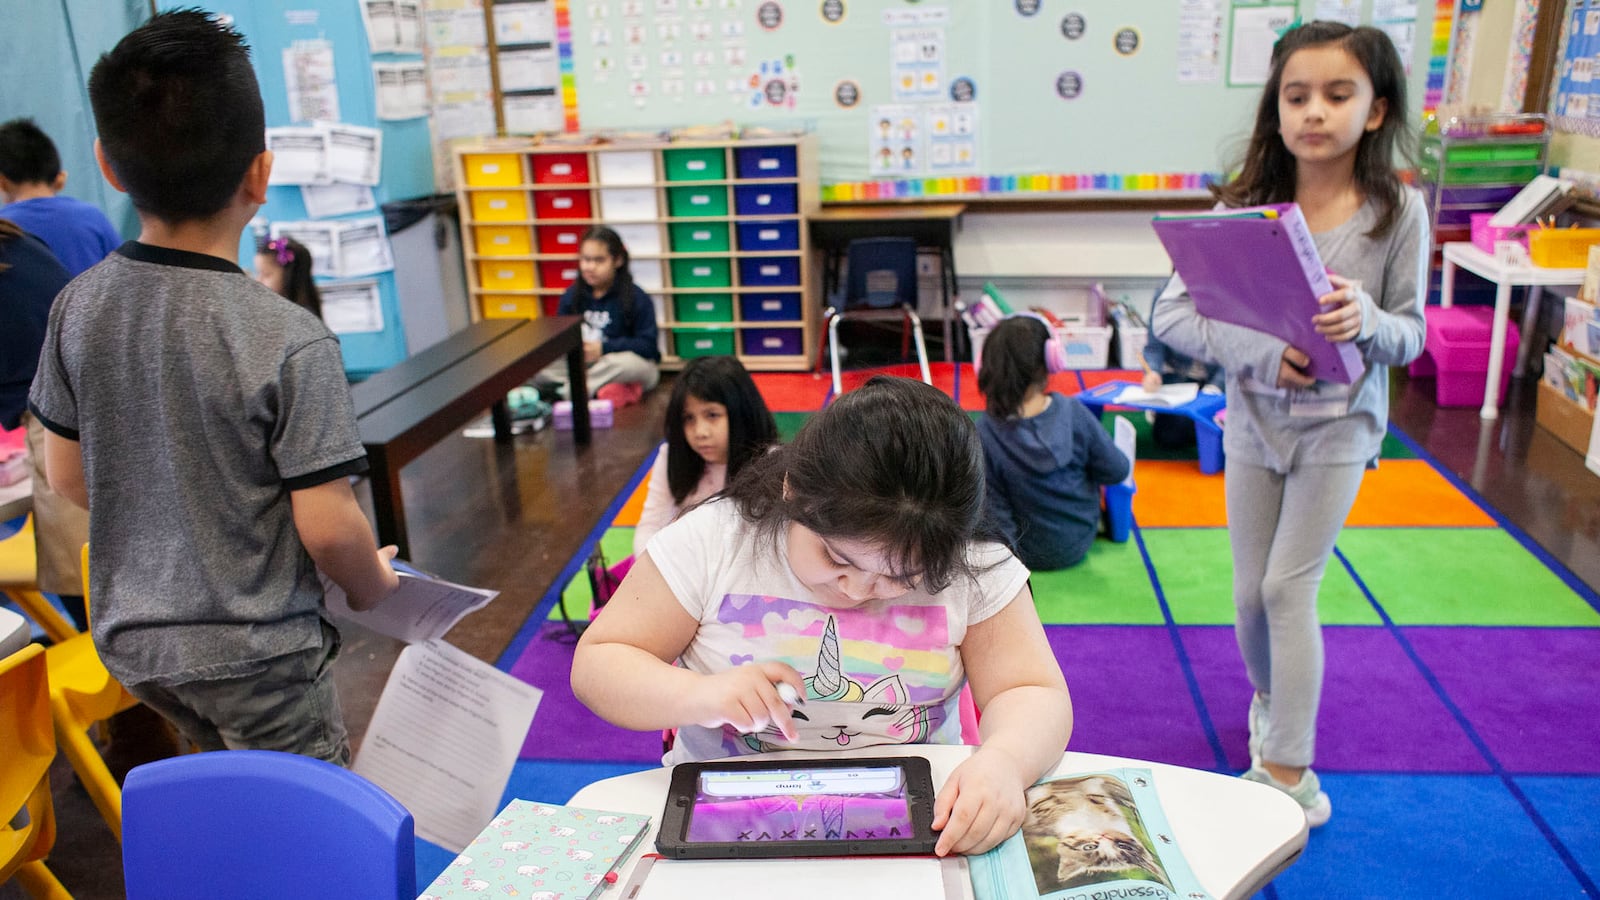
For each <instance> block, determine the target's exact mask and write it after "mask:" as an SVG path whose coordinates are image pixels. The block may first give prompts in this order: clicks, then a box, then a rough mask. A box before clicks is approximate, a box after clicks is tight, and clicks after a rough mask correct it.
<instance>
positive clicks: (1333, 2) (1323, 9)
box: [1311, 0, 1405, 59]
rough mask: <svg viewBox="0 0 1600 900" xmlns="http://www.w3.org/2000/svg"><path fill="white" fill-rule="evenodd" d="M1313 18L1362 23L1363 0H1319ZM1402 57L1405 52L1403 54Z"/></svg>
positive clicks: (1345, 22) (1347, 23) (1354, 23)
mask: <svg viewBox="0 0 1600 900" xmlns="http://www.w3.org/2000/svg"><path fill="white" fill-rule="evenodd" d="M1311 18H1312V20H1317V19H1321V20H1323V21H1325V22H1343V23H1344V24H1346V25H1359V24H1361V0H1317V3H1316V6H1315V7H1314V8H1313V12H1312V14H1311ZM1400 58H1401V59H1404V58H1405V54H1401V57H1400Z"/></svg>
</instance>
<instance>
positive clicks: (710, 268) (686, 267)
mask: <svg viewBox="0 0 1600 900" xmlns="http://www.w3.org/2000/svg"><path fill="white" fill-rule="evenodd" d="M732 284H733V270H732V267H731V266H730V265H729V264H728V260H726V259H675V260H673V261H672V286H673V287H675V288H722V287H728V286H730V285H732Z"/></svg>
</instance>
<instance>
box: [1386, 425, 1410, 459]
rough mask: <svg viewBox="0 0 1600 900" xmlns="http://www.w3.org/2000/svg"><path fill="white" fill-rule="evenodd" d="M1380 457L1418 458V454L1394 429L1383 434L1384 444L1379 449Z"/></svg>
mask: <svg viewBox="0 0 1600 900" xmlns="http://www.w3.org/2000/svg"><path fill="white" fill-rule="evenodd" d="M1378 457H1379V458H1380V459H1418V458H1419V457H1418V456H1417V454H1416V453H1415V452H1414V451H1412V449H1411V448H1410V447H1408V446H1406V445H1405V443H1404V442H1403V441H1401V440H1400V438H1398V437H1396V436H1395V433H1394V432H1393V431H1389V432H1386V433H1385V434H1384V435H1383V446H1382V447H1381V448H1379V450H1378Z"/></svg>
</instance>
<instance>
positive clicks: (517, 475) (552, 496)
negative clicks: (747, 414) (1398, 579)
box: [0, 377, 1600, 900]
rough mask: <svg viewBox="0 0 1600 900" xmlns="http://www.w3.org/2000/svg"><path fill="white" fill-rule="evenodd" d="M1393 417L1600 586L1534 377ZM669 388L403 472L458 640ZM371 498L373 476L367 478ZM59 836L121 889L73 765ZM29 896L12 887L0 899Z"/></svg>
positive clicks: (136, 737)
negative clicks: (460, 607)
mask: <svg viewBox="0 0 1600 900" xmlns="http://www.w3.org/2000/svg"><path fill="white" fill-rule="evenodd" d="M1399 381H1400V383H1399V384H1398V385H1397V387H1396V396H1395V402H1394V404H1393V408H1392V414H1393V418H1394V420H1395V422H1396V424H1397V425H1398V426H1399V427H1400V428H1401V429H1402V430H1403V431H1404V432H1405V433H1406V434H1408V435H1410V436H1411V437H1413V438H1414V439H1416V441H1417V442H1418V443H1419V444H1421V445H1422V446H1423V447H1424V448H1425V449H1426V450H1427V451H1428V452H1429V453H1430V454H1432V455H1433V456H1434V457H1436V458H1437V459H1439V460H1440V461H1441V462H1442V463H1443V464H1444V465H1445V466H1446V467H1447V468H1448V469H1449V470H1450V471H1452V472H1454V473H1455V474H1456V475H1457V476H1458V477H1459V478H1460V479H1461V480H1462V481H1463V482H1464V483H1465V484H1467V485H1468V486H1470V487H1471V488H1473V489H1474V490H1476V491H1477V492H1478V493H1479V494H1481V495H1483V496H1484V497H1485V498H1486V499H1487V500H1488V501H1489V502H1490V503H1491V504H1493V505H1494V506H1495V507H1496V508H1497V509H1498V510H1500V511H1501V512H1502V513H1503V514H1504V515H1505V517H1506V518H1507V519H1508V520H1509V521H1510V522H1511V523H1513V524H1514V525H1516V526H1517V527H1519V528H1521V529H1522V530H1523V531H1525V532H1527V533H1528V534H1529V535H1530V536H1532V537H1533V538H1534V539H1535V540H1536V541H1538V542H1539V543H1540V544H1541V545H1542V546H1543V547H1544V548H1545V549H1546V550H1547V551H1548V552H1549V553H1550V554H1551V555H1552V556H1554V557H1555V558H1556V559H1558V560H1560V561H1562V562H1563V563H1565V564H1566V565H1567V566H1568V568H1570V569H1572V570H1573V571H1574V572H1575V573H1576V574H1577V575H1579V577H1581V578H1582V579H1583V580H1584V581H1585V582H1587V583H1588V584H1589V585H1590V586H1591V587H1594V588H1597V589H1600V552H1597V551H1600V478H1597V477H1595V476H1594V475H1592V474H1590V473H1589V472H1587V471H1586V470H1585V469H1584V467H1583V461H1582V459H1581V457H1579V455H1578V454H1577V453H1575V452H1573V451H1572V450H1570V449H1568V448H1567V447H1565V446H1564V445H1562V444H1560V443H1559V442H1557V441H1556V440H1555V439H1554V438H1553V437H1552V436H1551V435H1550V434H1549V433H1548V432H1545V431H1543V430H1542V429H1537V428H1535V427H1534V423H1533V385H1532V383H1528V384H1518V385H1515V386H1514V390H1513V397H1512V398H1511V401H1510V403H1509V404H1508V406H1507V409H1506V413H1505V415H1504V416H1503V417H1502V418H1501V419H1500V420H1498V421H1497V422H1492V423H1482V422H1480V421H1479V419H1478V415H1477V410H1476V409H1475V408H1473V409H1449V410H1442V409H1438V408H1436V407H1435V406H1434V405H1433V402H1432V397H1431V396H1430V395H1429V394H1427V393H1425V392H1424V391H1423V390H1422V389H1421V385H1407V384H1405V382H1404V378H1403V377H1402V378H1400V379H1399ZM667 393H668V392H667V390H666V389H664V388H663V389H657V390H656V391H654V392H652V394H651V395H650V396H648V397H647V398H646V400H645V402H644V405H643V406H636V407H632V408H629V409H625V410H621V411H619V412H618V413H617V421H616V425H615V427H613V428H611V429H609V430H603V431H596V432H595V441H594V443H593V444H592V445H591V446H590V447H588V448H586V449H583V450H580V451H578V452H576V453H574V449H573V444H572V441H571V437H570V435H569V434H567V433H564V432H550V431H547V432H542V433H539V434H536V435H526V436H521V437H518V438H517V439H516V440H515V441H514V442H513V443H510V444H504V445H502V444H497V443H496V442H494V441H492V440H475V439H469V438H461V437H452V438H449V439H446V440H445V441H444V442H443V443H441V444H440V445H439V446H438V447H436V448H434V449H433V450H431V451H429V452H428V453H427V454H425V455H423V456H422V457H421V458H419V459H418V460H417V461H416V462H414V463H412V464H411V465H410V466H409V467H408V468H407V469H406V470H405V472H404V478H405V491H406V495H405V496H406V509H407V514H408V519H409V526H410V529H411V538H412V540H411V542H412V546H413V547H414V548H415V556H416V559H415V560H414V561H415V562H416V564H417V565H419V566H421V567H423V568H425V569H428V570H430V571H434V572H438V573H440V574H442V575H444V576H446V577H449V578H451V579H452V580H457V581H461V582H464V583H468V584H476V585H483V586H487V587H492V588H496V589H498V590H500V591H501V595H500V598H499V599H498V600H496V601H495V602H494V603H491V604H490V605H489V606H488V607H487V608H485V609H483V610H481V611H479V612H477V613H474V614H473V615H471V616H469V617H468V618H467V619H465V620H464V621H463V622H462V623H461V625H459V626H457V627H456V629H455V630H453V631H452V632H451V633H450V635H449V636H448V640H449V641H450V642H451V643H452V644H454V645H456V646H458V647H460V648H461V649H463V650H465V651H467V652H469V653H471V654H473V655H474V656H476V657H478V658H480V659H484V660H489V661H494V660H496V659H497V658H498V657H499V656H500V654H501V652H502V651H503V650H504V649H505V648H506V646H507V644H508V643H509V642H510V641H511V639H512V637H513V636H514V635H515V634H516V632H517V629H518V628H519V627H520V626H521V625H522V623H523V621H524V619H525V618H526V617H527V615H528V612H529V611H530V610H531V609H532V608H533V607H534V605H535V604H536V603H537V602H538V601H539V599H540V598H541V597H542V596H543V594H544V593H545V591H546V590H547V589H548V587H549V585H550V584H551V582H552V581H553V580H554V579H555V577H556V576H557V575H558V573H559V572H560V571H561V570H562V568H563V567H564V566H565V565H566V564H567V562H568V561H569V560H570V559H571V558H572V557H573V555H574V554H575V553H576V552H577V550H578V548H579V547H580V545H581V544H582V543H583V540H584V538H585V537H586V536H587V535H588V533H589V532H590V531H591V529H593V527H594V526H595V525H596V524H597V523H598V522H599V521H600V518H601V516H602V515H603V514H604V513H605V511H606V510H607V508H608V507H609V506H610V504H611V503H612V501H613V499H614V498H615V497H616V495H617V494H618V492H619V491H620V490H621V489H622V488H623V487H624V486H625V485H626V484H627V483H628V481H629V479H631V478H632V477H633V475H634V474H635V473H636V472H637V470H638V468H639V466H640V464H641V463H642V461H643V460H644V459H645V457H646V456H647V455H648V454H649V453H650V451H651V449H652V448H654V447H655V446H656V445H657V444H658V443H659V442H660V440H661V436H660V422H661V415H662V411H663V409H664V408H665V406H666V399H667ZM358 493H359V494H361V495H362V497H363V502H365V488H364V487H360V488H358ZM399 649H400V648H399V646H398V645H397V643H396V642H394V641H391V640H389V639H386V638H380V637H377V636H374V635H371V634H369V633H361V632H358V631H357V630H355V629H346V644H345V648H344V652H343V655H342V657H341V658H340V661H339V664H338V667H337V669H336V672H337V677H338V681H339V688H340V696H341V698H342V701H343V704H344V711H345V717H346V720H347V722H348V723H349V726H350V730H351V735H352V738H353V739H355V740H357V741H359V739H360V736H361V734H362V733H363V732H364V731H365V728H366V725H367V722H368V721H369V719H370V718H371V715H372V709H373V706H374V705H375V703H376V702H377V697H378V693H379V691H380V690H381V688H382V685H383V683H384V680H385V679H386V678H387V676H388V673H389V669H390V666H391V665H392V664H393V661H394V657H395V655H396V654H397V653H398V652H399ZM158 729H159V723H152V722H151V721H150V720H148V719H144V720H134V721H128V722H119V723H118V728H117V730H116V733H115V740H114V747H115V748H116V752H115V753H114V755H113V757H112V758H113V765H114V768H118V769H125V768H126V767H127V766H130V765H132V764H136V763H137V762H140V761H143V759H144V758H147V757H149V756H150V755H152V754H157V755H159V754H160V753H161V752H162V750H161V747H160V744H159V742H156V741H152V740H151V738H150V736H151V735H152V734H153V733H155V732H156V731H158ZM52 778H53V781H54V784H55V792H54V793H55V800H56V810H57V817H58V838H57V843H56V848H55V851H54V852H53V853H52V854H51V857H50V865H51V867H52V869H53V870H54V871H55V872H56V873H57V874H58V876H60V878H61V879H62V881H63V882H64V883H65V884H66V886H67V887H68V889H69V890H71V891H72V893H73V895H74V896H76V897H78V898H79V900H111V898H121V897H122V896H123V893H122V884H121V864H120V857H119V847H118V845H117V843H116V842H115V841H114V840H113V839H112V837H111V834H110V832H109V831H108V830H107V829H106V827H105V825H104V824H103V823H102V822H101V821H100V819H99V817H98V815H97V814H96V813H95V811H94V809H93V807H92V806H91V805H90V803H89V801H88V798H87V796H86V795H85V794H84V792H83V790H82V789H81V788H80V787H79V786H78V784H77V782H76V780H75V778H74V777H73V775H72V772H71V770H70V769H69V768H67V767H66V766H65V764H64V763H61V762H59V761H58V763H57V768H56V770H55V771H54V772H52ZM20 896H22V895H21V893H20V891H18V889H17V888H16V887H15V886H14V885H5V886H0V900H10V898H13V897H20Z"/></svg>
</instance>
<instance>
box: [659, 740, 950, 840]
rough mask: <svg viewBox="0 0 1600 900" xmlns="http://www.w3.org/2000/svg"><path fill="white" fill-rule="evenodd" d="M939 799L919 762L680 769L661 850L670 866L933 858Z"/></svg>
mask: <svg viewBox="0 0 1600 900" xmlns="http://www.w3.org/2000/svg"><path fill="white" fill-rule="evenodd" d="M933 796H934V790H933V776H932V773H931V771H930V770H929V768H928V761H927V760H926V759H923V758H921V757H918V756H906V757H893V758H862V759H808V760H781V761H780V760H719V761H715V762H701V763H683V764H681V765H679V766H677V767H676V768H674V769H673V771H672V786H671V789H670V790H669V791H668V792H667V804H666V808H665V809H664V810H662V813H661V830H660V832H659V834H658V835H657V837H656V849H657V850H659V851H660V852H661V855H663V856H665V857H669V858H673V859H774V858H795V857H820V856H901V855H910V854H931V853H932V852H933V846H934V844H935V843H936V842H937V841H938V835H937V834H935V833H934V831H933Z"/></svg>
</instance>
